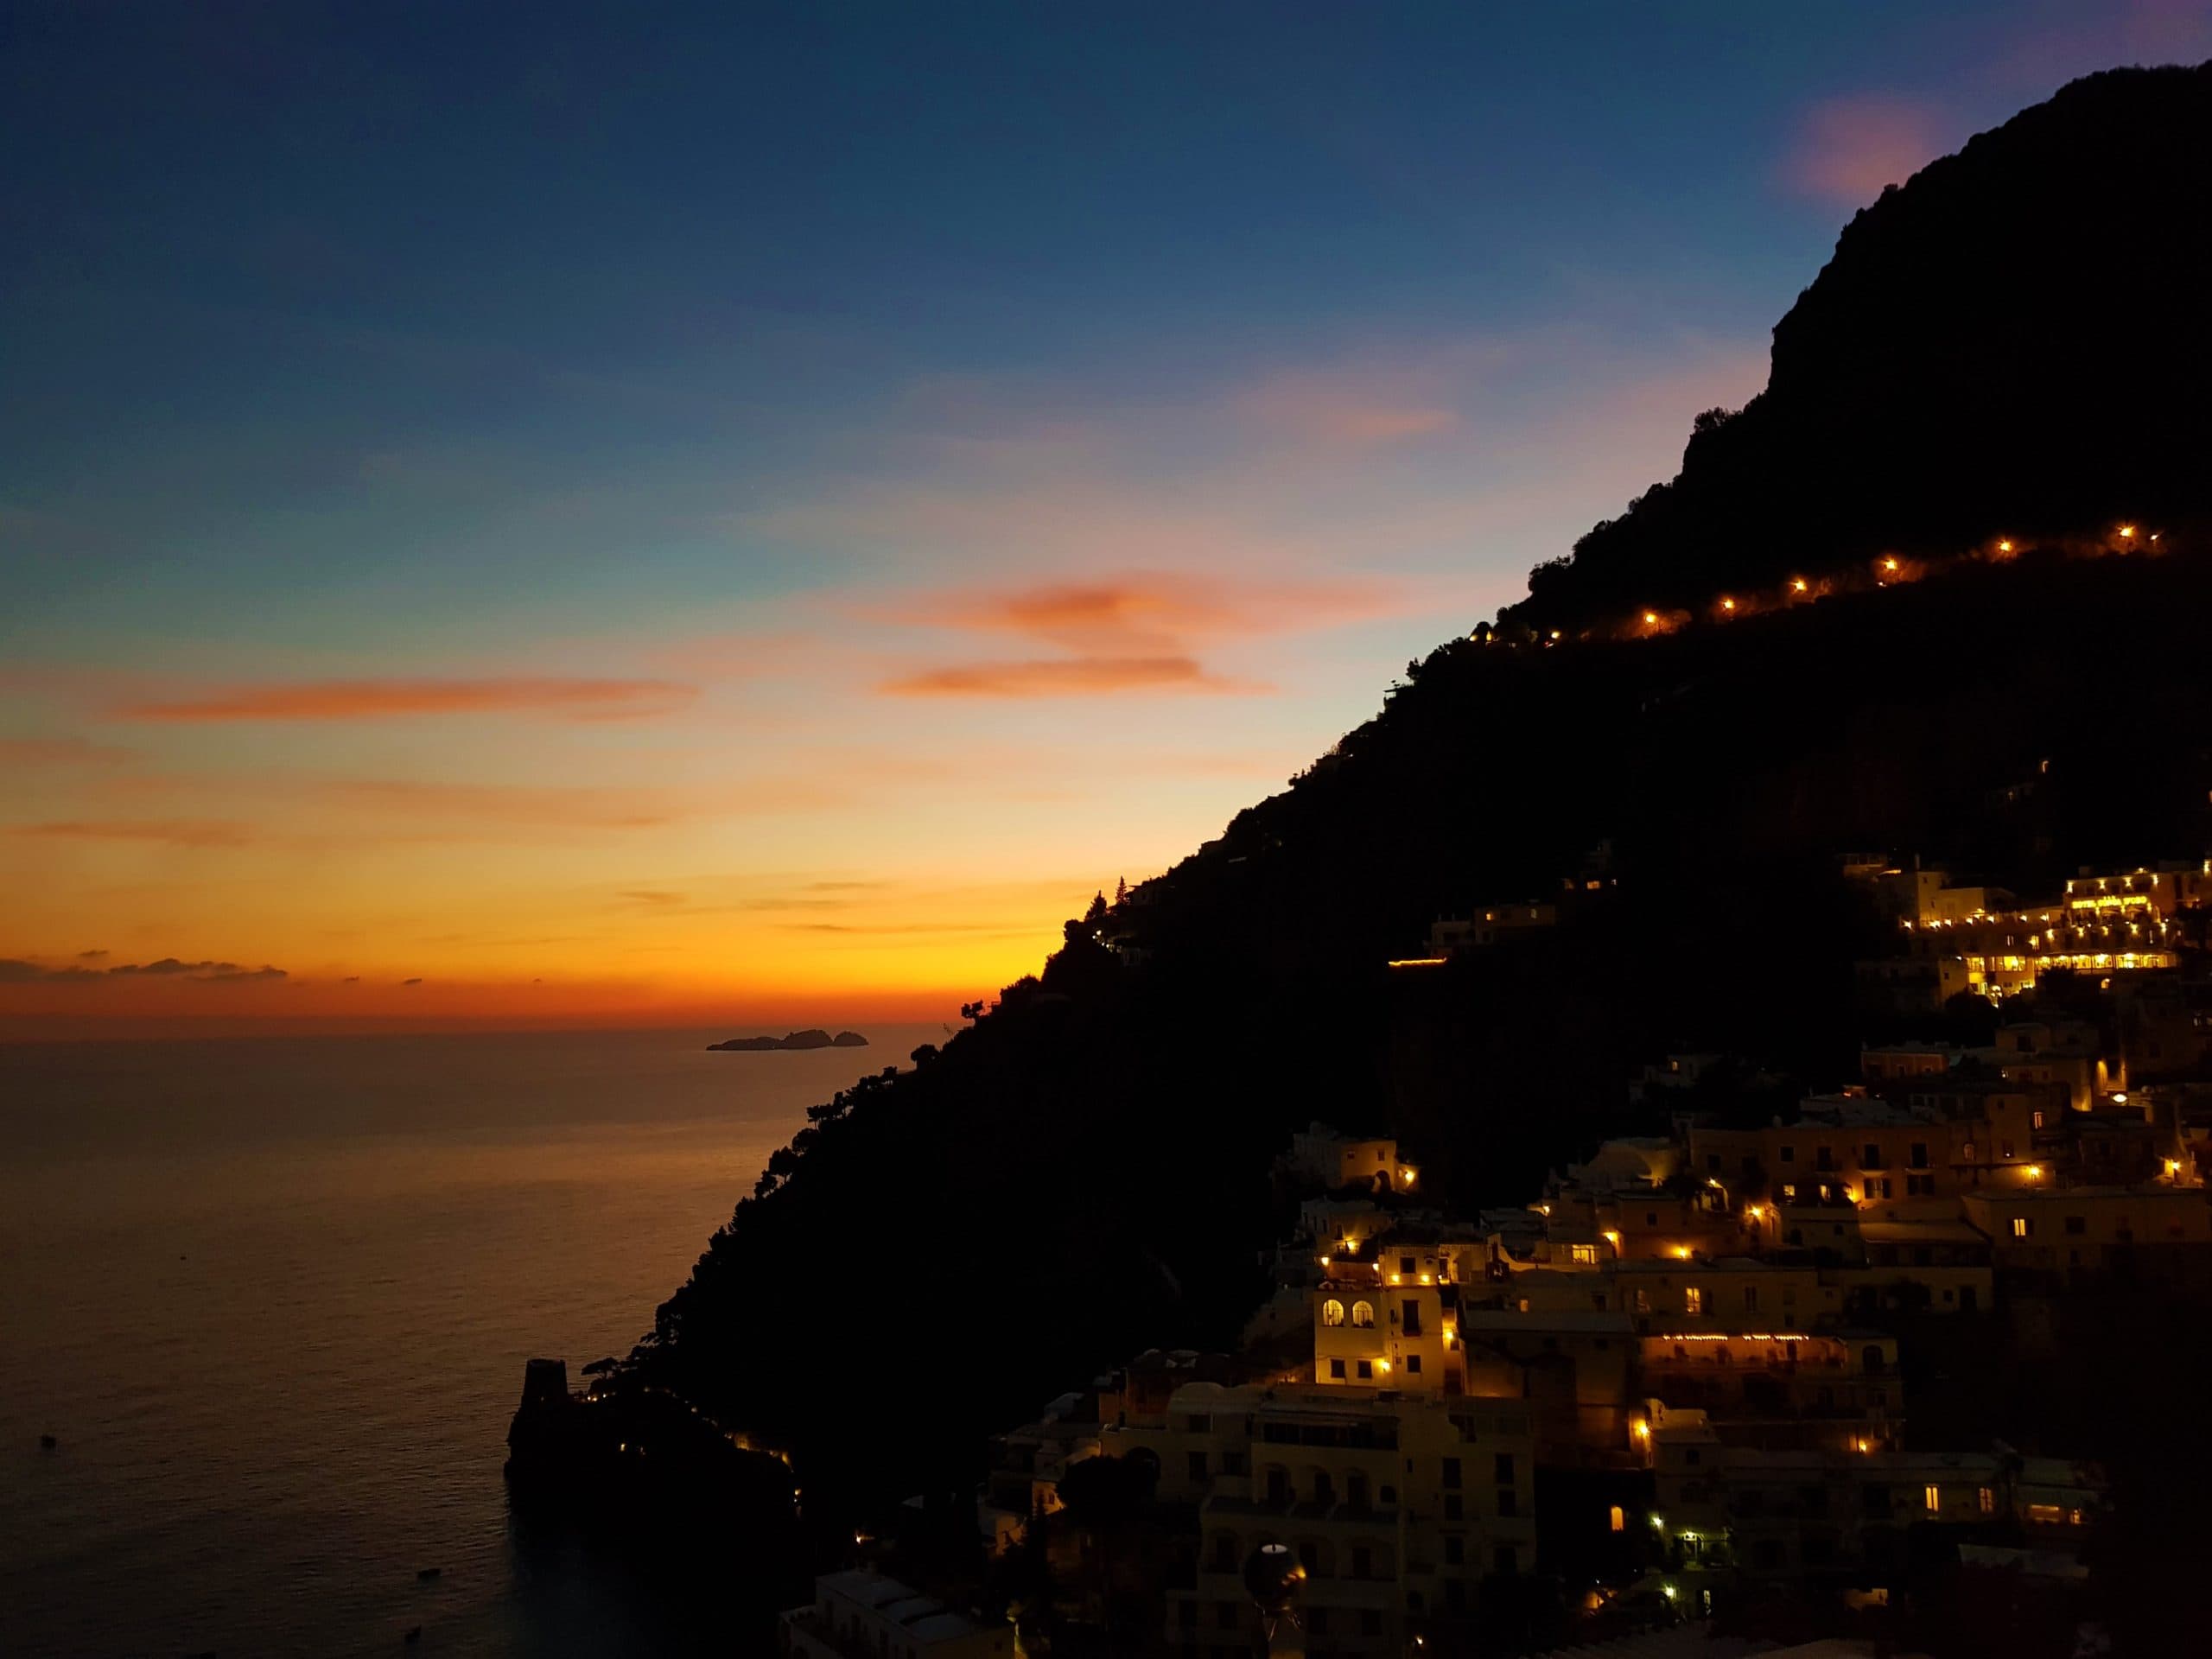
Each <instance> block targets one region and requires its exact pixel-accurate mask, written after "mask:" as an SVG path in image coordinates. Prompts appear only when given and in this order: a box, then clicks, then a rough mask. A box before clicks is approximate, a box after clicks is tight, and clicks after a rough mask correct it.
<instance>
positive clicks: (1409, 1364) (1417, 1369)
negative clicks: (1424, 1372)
mask: <svg viewBox="0 0 2212 1659" xmlns="http://www.w3.org/2000/svg"><path fill="white" fill-rule="evenodd" d="M1406 1370H1408V1371H1410V1372H1411V1373H1412V1374H1413V1375H1414V1376H1420V1375H1421V1356H1420V1355H1419V1354H1408V1355H1407V1356H1406Z"/></svg>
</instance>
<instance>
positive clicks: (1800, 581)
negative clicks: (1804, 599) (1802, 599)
mask: <svg viewBox="0 0 2212 1659" xmlns="http://www.w3.org/2000/svg"><path fill="white" fill-rule="evenodd" d="M1807 586H1808V583H1807V582H1806V581H1805V578H1804V577H1802V576H1792V577H1790V578H1789V591H1790V592H1791V593H1793V594H1802V593H1803V592H1804V591H1805V589H1806V588H1807Z"/></svg>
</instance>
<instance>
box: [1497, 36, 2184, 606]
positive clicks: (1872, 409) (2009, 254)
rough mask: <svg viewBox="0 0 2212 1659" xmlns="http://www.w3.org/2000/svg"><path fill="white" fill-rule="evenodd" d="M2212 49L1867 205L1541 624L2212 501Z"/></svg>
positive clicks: (2054, 109) (1547, 585) (1563, 571)
mask: <svg viewBox="0 0 2212 1659" xmlns="http://www.w3.org/2000/svg"><path fill="white" fill-rule="evenodd" d="M2208 178H2212V64H2205V65H2200V66H2198V67H2195V68H2160V69H2115V70H2111V71H2108V72H2107V73H2102V74H2097V75H2091V76H2089V77H2088V78H2087V79H2082V80H2078V81H2075V82H2074V83H2073V84H2072V85H2070V86H2067V87H2066V88H2065V89H2064V90H2063V91H2062V92H2059V93H2058V94H2057V95H2056V97H2054V98H2053V99H2050V101H2049V102H2048V103H2045V104H2042V105H2037V106H2036V107H2034V108H2032V109H2030V110H2026V111H2023V112H2022V113H2020V114H2019V115H2018V116H2015V117H2014V118H2012V120H2010V121H2008V122H2006V123H2005V124H2004V125H2003V126H2001V127H1999V128H1998V129H1996V130H1993V131H1991V132H1986V133H1983V134H1981V135H1980V137H1976V138H1974V140H1972V141H1971V142H1970V143H1967V145H1966V147H1965V148H1964V149H1962V150H1961V151H1960V152H1959V154H1957V155H1955V156H1946V157H1944V158H1943V159H1942V160H1940V161H1936V162H1930V163H1929V165H1928V166H1927V167H1926V168H1923V169H1922V170H1921V171H1920V172H1919V173H1918V174H1916V175H1914V176H1913V177H1912V178H1911V179H1910V181H1907V182H1906V183H1905V184H1904V185H1903V186H1901V187H1895V186H1893V187H1891V188H1889V189H1887V190H1885V192H1884V193H1883V194H1882V197H1881V200H1878V201H1877V202H1875V203H1874V204H1873V205H1872V206H1871V207H1866V208H1865V209H1864V210H1862V211H1861V212H1860V213H1859V214H1858V215H1857V216H1856V217H1855V218H1853V220H1852V221H1851V223H1850V225H1849V226H1847V227H1846V229H1845V230H1844V232H1843V234H1842V236H1841V238H1840V239H1839V240H1838V242H1837V244H1836V249H1835V255H1834V258H1832V259H1831V260H1830V261H1829V263H1828V264H1827V268H1826V269H1825V270H1822V271H1821V273H1820V275H1819V276H1818V277H1816V278H1815V280H1814V282H1813V283H1812V285H1811V286H1810V287H1809V288H1808V289H1805V291H1804V292H1803V293H1802V295H1801V296H1799V297H1798V300H1797V302H1796V305H1794V306H1792V307H1791V308H1790V309H1789V314H1788V315H1786V316H1784V317H1783V319H1782V321H1780V322H1779V323H1777V325H1776V326H1775V330H1774V350H1773V358H1772V365H1771V371H1770V376H1769V379H1768V383H1767V386H1766V389H1765V390H1764V391H1763V392H1761V393H1760V394H1759V395H1758V397H1754V398H1752V399H1751V402H1750V403H1749V404H1745V407H1744V408H1743V409H1741V410H1737V411H1735V412H1734V413H1733V414H1728V413H1726V411H1713V412H1712V414H1713V418H1709V419H1701V420H1700V423H1699V426H1698V428H1697V429H1696V430H1695V431H1694V433H1693V434H1692V435H1691V437H1690V440H1689V443H1688V448H1687V449H1686V450H1685V451H1684V454H1683V456H1682V468H1681V473H1680V474H1679V475H1677V476H1676V477H1675V479H1674V480H1671V481H1670V482H1668V483H1664V484H1659V485H1655V486H1652V488H1651V489H1650V490H1649V491H1648V492H1646V493H1644V494H1643V496H1642V497H1640V498H1638V499H1637V501H1636V502H1635V503H1634V504H1633V505H1631V506H1630V508H1629V510H1628V511H1627V512H1624V513H1623V514H1622V515H1621V516H1620V517H1619V518H1614V519H1611V520H1608V521H1606V522H1605V523H1603V524H1599V525H1598V526H1597V527H1596V528H1595V529H1593V530H1592V531H1590V532H1589V533H1588V534H1587V535H1586V536H1584V537H1582V539H1581V540H1580V542H1578V543H1576V544H1575V548H1574V551H1573V556H1572V558H1571V559H1568V560H1567V561H1564V562H1562V563H1553V564H1548V565H1545V566H1541V567H1540V568H1539V569H1537V570H1536V571H1535V572H1534V573H1533V575H1532V576H1531V579H1530V582H1529V590H1530V592H1529V600H1528V601H1526V603H1525V604H1523V605H1522V606H1520V607H1516V609H1515V611H1514V612H1513V613H1512V615H1513V617H1514V619H1515V620H1518V621H1521V622H1522V623H1525V624H1526V625H1527V626H1529V627H1532V628H1537V629H1546V630H1548V629H1551V628H1562V629H1577V628H1581V627H1585V626H1605V625H1606V624H1608V623H1609V622H1611V621H1612V620H1616V619H1619V618H1624V617H1631V616H1634V615H1635V614H1637V613H1639V612H1641V611H1642V610H1643V609H1644V608H1646V607H1659V608H1661V609H1662V610H1665V609H1671V608H1674V607H1692V608H1693V609H1698V610H1702V608H1703V607H1707V606H1708V605H1709V604H1710V603H1711V602H1712V600H1713V596H1714V595H1716V594H1724V593H1727V592H1731V591H1736V592H1756V591H1766V592H1773V591H1778V590H1780V589H1781V588H1783V585H1784V584H1786V583H1787V582H1789V580H1790V579H1791V578H1792V577H1795V576H1804V575H1822V574H1826V573H1828V572H1832V571H1838V570H1849V569H1858V568H1859V567H1860V565H1861V564H1862V563H1863V562H1864V561H1865V560H1866V559H1867V558H1869V557H1870V556H1877V555H1878V554H1880V553H1882V552H1885V551H1892V550H1894V551H1900V552H1904V553H1906V554H1919V553H1949V552H1953V551H1955V550H1958V549H1960V548H1961V547H1963V546H1967V545H1972V544H1976V543H1986V542H1989V541H1992V540H1994V539H1998V538H2005V539H2014V540H2024V539H2047V538H2053V537H2067V536H2073V535H2077V534H2081V533H2084V532H2088V531H2094V530H2097V529H2101V528H2102V527H2104V526H2107V525H2108V524H2112V523H2113V522H2114V521H2116V520H2123V519H2133V518H2145V519H2154V520H2158V521H2161V522H2163V523H2164V524H2168V525H2169V526H2171V527H2173V528H2175V529H2178V528H2180V527H2181V526H2183V524H2202V523H2204V522H2205V521H2206V520H2207V519H2208V518H2212V468H2208V467H2205V466H2204V464H2203V460H2202V458H2203V456H2204V455H2205V454H2207V453H2208V446H2212V397H2208V396H2207V393H2206V390H2205V389H2206V387H2207V385H2212V310H2209V309H2208V307H2207V305H2206V302H2205V296H2206V295H2207V294H2208V293H2212V190H2208V189H2207V188H2206V187H2205V181H2206V180H2207V179H2208Z"/></svg>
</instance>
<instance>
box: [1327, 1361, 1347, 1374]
mask: <svg viewBox="0 0 2212 1659" xmlns="http://www.w3.org/2000/svg"><path fill="white" fill-rule="evenodd" d="M1329 1375H1330V1376H1332V1377H1341V1376H1344V1361H1342V1360H1341V1359H1332V1360H1331V1361H1330V1362H1329Z"/></svg>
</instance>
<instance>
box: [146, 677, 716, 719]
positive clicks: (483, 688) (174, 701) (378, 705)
mask: <svg viewBox="0 0 2212 1659" xmlns="http://www.w3.org/2000/svg"><path fill="white" fill-rule="evenodd" d="M697 696H698V688H697V687H696V686H693V685H688V684H684V683H682V682H679V681H675V680H644V679H639V680H620V679H574V678H550V677H511V678H493V679H453V680H442V679H424V680H415V679H363V680H302V681H289V682H268V683H248V684H238V685H225V686H213V687H209V688H207V689H205V690H201V691H199V692H197V693H195V694H192V695H188V696H179V697H174V698H162V699H156V700H151V701H143V702H126V703H123V704H121V705H118V706H117V707H115V708H113V709H111V710H110V711H109V712H110V713H111V715H114V716H115V717H116V718H118V719H122V720H140V721H350V720H386V719H391V718H394V717H404V716H410V715H482V714H525V715H543V716H549V717H551V718H555V719H560V720H570V721H607V720H643V719H647V718H650V717H652V716H653V715H666V714H671V713H674V712H675V711H676V710H677V709H682V708H683V707H685V706H686V705H687V704H689V703H690V702H692V701H693V700H694V699H695V698H696V697H697Z"/></svg>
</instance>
